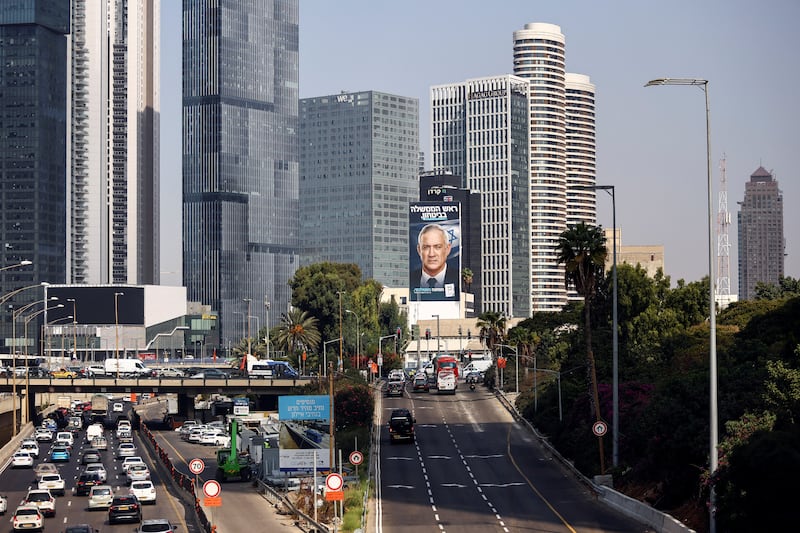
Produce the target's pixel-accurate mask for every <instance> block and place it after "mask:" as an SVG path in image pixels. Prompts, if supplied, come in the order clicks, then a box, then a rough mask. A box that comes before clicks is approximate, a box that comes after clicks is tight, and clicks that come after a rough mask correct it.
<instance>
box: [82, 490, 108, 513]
mask: <svg viewBox="0 0 800 533" xmlns="http://www.w3.org/2000/svg"><path fill="white" fill-rule="evenodd" d="M113 499H114V489H112V488H111V485H94V486H93V487H91V488H90V489H89V502H88V504H87V505H88V507H89V510H90V511H93V510H94V509H108V507H109V506H110V505H111V500H113Z"/></svg>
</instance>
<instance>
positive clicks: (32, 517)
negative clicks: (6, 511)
mask: <svg viewBox="0 0 800 533" xmlns="http://www.w3.org/2000/svg"><path fill="white" fill-rule="evenodd" d="M11 527H12V528H13V529H14V531H23V530H27V529H37V530H39V531H41V530H42V529H44V515H42V512H41V511H40V510H39V508H38V507H36V506H35V505H20V506H19V507H17V510H16V511H15V512H14V517H13V518H12V519H11Z"/></svg>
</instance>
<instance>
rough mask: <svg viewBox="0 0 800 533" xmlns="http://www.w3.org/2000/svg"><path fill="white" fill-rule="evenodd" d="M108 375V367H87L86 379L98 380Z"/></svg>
mask: <svg viewBox="0 0 800 533" xmlns="http://www.w3.org/2000/svg"><path fill="white" fill-rule="evenodd" d="M105 375H106V367H105V366H103V365H89V366H87V367H86V377H90V378H96V377H104V376H105Z"/></svg>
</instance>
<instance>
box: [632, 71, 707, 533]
mask: <svg viewBox="0 0 800 533" xmlns="http://www.w3.org/2000/svg"><path fill="white" fill-rule="evenodd" d="M656 85H688V86H694V87H699V88H700V90H702V91H703V94H704V95H705V99H706V179H707V184H706V186H707V189H708V287H709V298H708V299H709V302H708V307H709V311H708V324H709V341H708V350H709V354H708V361H709V418H710V420H709V441H710V442H709V453H710V461H709V462H710V465H709V469H710V473H711V475H712V476H713V475H714V472H716V471H717V465H718V461H719V455H718V454H719V452H718V451H717V443H718V439H719V436H718V433H717V431H718V429H717V424H718V422H717V318H716V298H715V292H716V291H715V287H714V270H713V265H714V211H713V203H712V202H713V200H712V198H711V196H712V190H713V189H712V183H711V127H710V123H711V119H710V111H709V106H708V80H703V79H699V78H656V79H654V80H650V81H648V82H647V83H646V84H645V87H652V86H656ZM709 500H710V501H709V504H710V505H709V508H708V512H709V531H710V532H711V533H715V532H716V530H717V524H716V519H715V517H714V515H715V514H716V512H717V505H716V491H715V490H714V485H713V484H712V485H711V494H710V498H709Z"/></svg>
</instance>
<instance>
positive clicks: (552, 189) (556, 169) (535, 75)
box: [514, 23, 595, 311]
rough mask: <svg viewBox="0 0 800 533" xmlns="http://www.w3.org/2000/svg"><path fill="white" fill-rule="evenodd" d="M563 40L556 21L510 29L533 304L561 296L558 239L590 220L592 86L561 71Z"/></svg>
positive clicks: (555, 301) (547, 304)
mask: <svg viewBox="0 0 800 533" xmlns="http://www.w3.org/2000/svg"><path fill="white" fill-rule="evenodd" d="M564 46H565V39H564V35H563V34H562V33H561V28H560V27H559V26H556V25H554V24H546V23H531V24H526V25H525V27H524V28H523V29H521V30H518V31H515V32H514V74H515V75H517V76H519V77H521V78H524V79H526V80H528V82H529V84H530V114H531V122H530V209H531V221H530V232H531V291H530V296H531V310H532V311H559V310H560V309H561V308H562V307H563V306H564V304H566V302H567V296H568V295H567V290H566V288H565V286H564V269H563V266H561V265H558V264H557V262H556V245H557V243H558V238H559V236H560V235H561V233H562V232H563V231H564V230H565V229H567V227H568V225H570V224H574V223H577V222H579V221H584V222H587V223H594V220H595V214H594V203H595V202H594V197H595V194H594V192H593V191H583V190H581V189H580V188H578V187H581V186H587V185H594V180H595V172H594V169H595V160H594V151H595V143H594V135H595V125H594V86H593V85H592V84H591V83H590V82H589V79H588V77H586V76H581V75H573V74H567V73H566V69H565V57H564Z"/></svg>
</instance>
